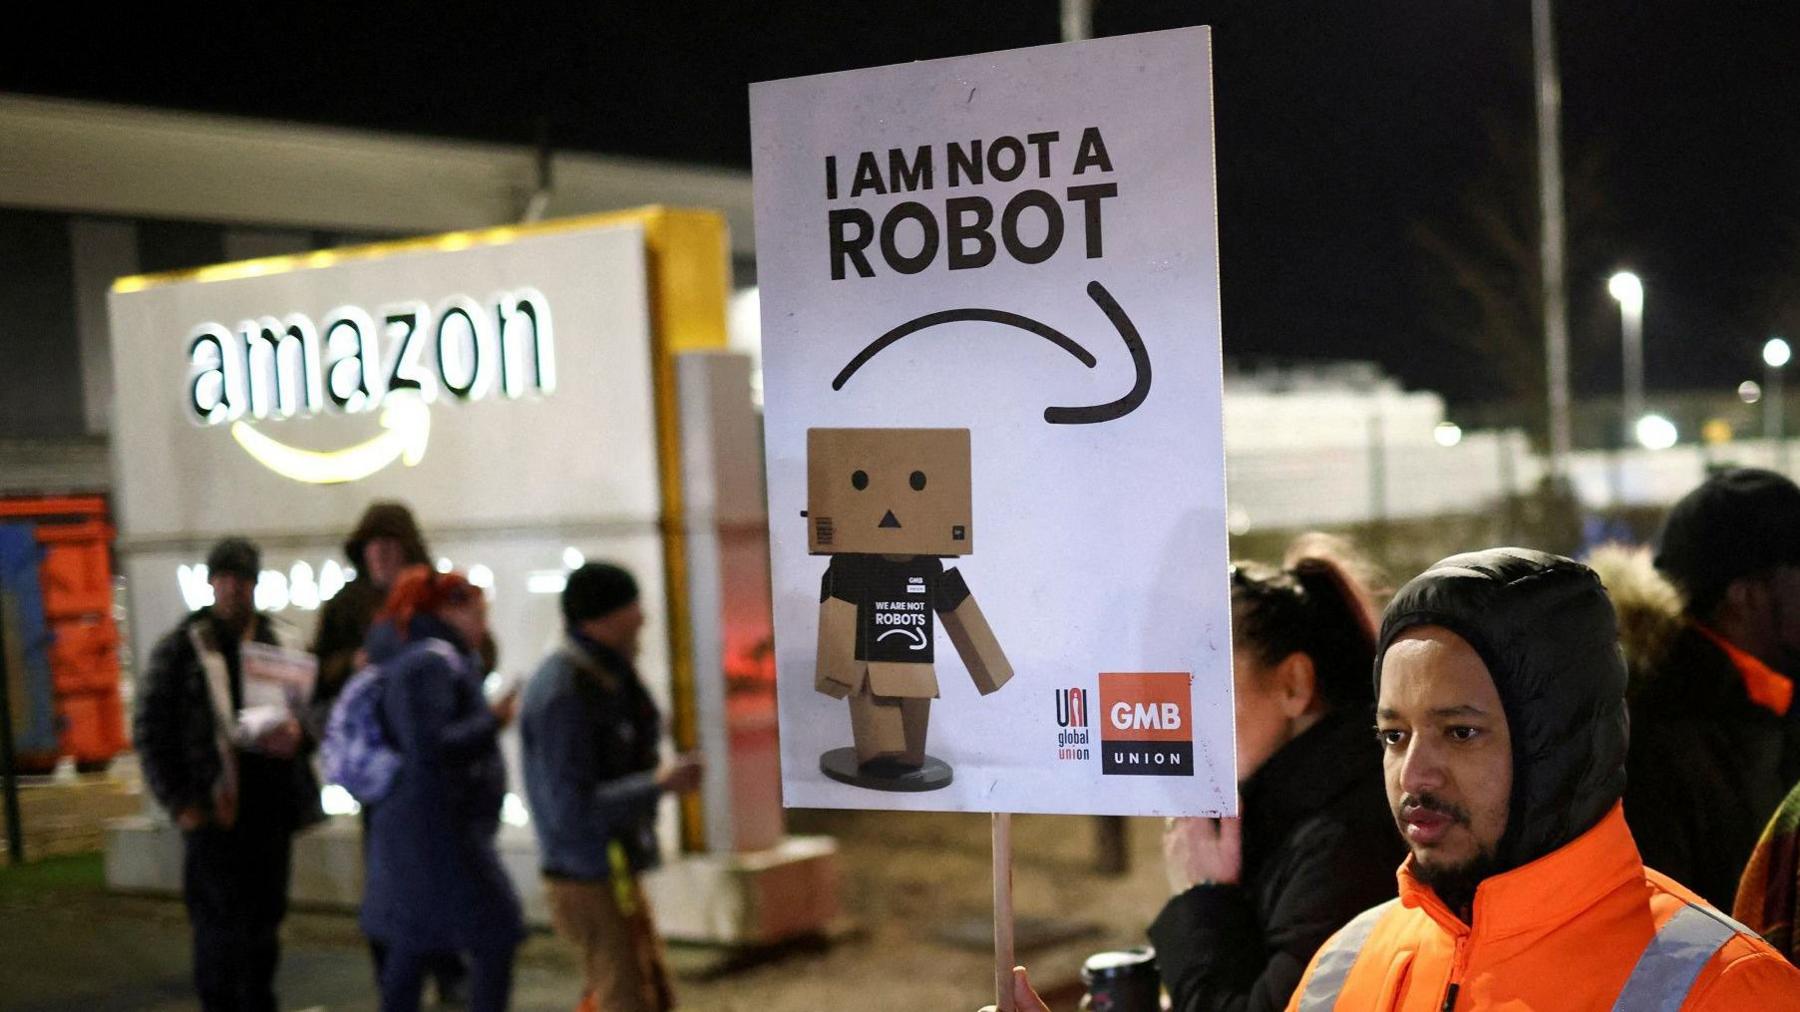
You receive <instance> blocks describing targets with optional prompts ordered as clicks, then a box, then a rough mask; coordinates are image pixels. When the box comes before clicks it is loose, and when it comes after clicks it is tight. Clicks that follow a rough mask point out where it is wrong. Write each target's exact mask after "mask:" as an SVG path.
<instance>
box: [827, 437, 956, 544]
mask: <svg viewBox="0 0 1800 1012" xmlns="http://www.w3.org/2000/svg"><path fill="white" fill-rule="evenodd" d="M969 484H970V481H969V430H968V429H807V430H806V518H807V522H806V530H807V535H806V549H807V551H808V552H810V553H811V554H813V555H837V554H840V553H850V552H858V553H866V554H870V555H967V554H969V553H970V552H972V551H974V549H975V527H974V524H973V522H972V521H973V516H972V514H973V509H972V507H971V502H970V498H971V497H970V491H969Z"/></svg>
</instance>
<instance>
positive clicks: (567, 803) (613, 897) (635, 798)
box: [519, 563, 701, 1012]
mask: <svg viewBox="0 0 1800 1012" xmlns="http://www.w3.org/2000/svg"><path fill="white" fill-rule="evenodd" d="M562 611H563V620H564V624H565V628H566V631H567V634H568V635H567V638H566V639H565V640H564V642H563V643H562V645H561V646H559V647H557V648H556V650H555V651H554V652H553V653H551V655H550V656H549V657H547V658H545V660H544V662H543V664H542V665H540V666H539V667H538V670H537V672H536V673H535V674H533V675H532V677H531V683H530V684H529V685H528V686H527V687H526V690H525V703H524V709H523V712H522V713H521V716H520V718H519V733H520V739H521V744H522V745H523V747H524V753H525V790H526V794H527V795H528V796H529V797H530V800H531V822H532V826H533V827H534V828H535V829H536V830H537V837H538V853H539V857H540V859H541V860H542V862H543V873H544V895H545V898H546V899H548V900H549V903H550V914H551V919H552V921H553V923H554V924H555V927H556V931H557V933H558V934H560V935H562V936H563V937H564V938H566V939H568V940H569V941H570V942H571V943H573V944H574V945H575V947H576V948H577V950H578V951H579V956H580V959H581V963H582V968H583V971H584V974H585V977H586V991H585V993H584V994H583V996H582V1001H581V1005H580V1006H579V1007H580V1008H582V1009H599V1010H603V1012H662V1010H664V1009H669V1008H673V1007H674V999H673V995H672V993H671V990H670V988H669V982H668V974H667V972H666V971H665V969H664V967H663V960H662V950H661V946H660V944H659V942H658V940H657V937H656V929H655V927H654V925H653V924H652V922H651V919H650V909H649V906H648V905H647V904H646V902H645V899H644V894H643V890H642V889H640V888H639V886H638V879H637V876H638V875H639V873H641V872H643V871H645V870H646V869H648V868H651V867H653V866H654V865H655V864H656V863H657V861H658V857H659V853H658V848H657V841H656V805H657V799H658V798H660V797H661V796H662V795H663V793H665V792H685V791H691V790H694V789H695V788H696V787H698V786H699V784H700V775H701V766H700V762H699V759H698V758H697V757H695V756H691V755H685V756H679V757H677V758H675V759H673V760H670V761H667V762H664V761H662V760H661V757H660V749H659V739H660V738H661V736H662V717H661V715H660V714H659V713H658V711H657V708H656V703H655V702H654V701H653V700H652V699H651V697H650V693H649V692H648V691H646V690H645V688H644V684H643V682H642V681H640V680H639V678H638V675H637V670H636V668H635V667H633V665H632V661H633V659H634V658H635V657H636V656H637V649H638V634H639V632H640V631H641V630H642V629H643V626H644V612H643V609H642V608H641V607H640V606H639V605H638V590H637V582H636V581H635V580H633V579H632V577H631V574H630V573H628V572H626V571H625V570H623V569H620V568H619V567H617V566H613V565H608V564H605V563H589V564H587V565H585V566H582V567H581V568H579V569H577V570H575V571H574V572H572V573H570V574H569V580H568V584H567V586H566V587H565V588H564V590H563V594H562Z"/></svg>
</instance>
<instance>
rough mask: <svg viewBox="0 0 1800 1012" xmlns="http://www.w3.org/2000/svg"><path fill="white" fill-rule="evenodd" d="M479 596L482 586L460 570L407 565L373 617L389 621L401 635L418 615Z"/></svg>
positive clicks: (436, 612)
mask: <svg viewBox="0 0 1800 1012" xmlns="http://www.w3.org/2000/svg"><path fill="white" fill-rule="evenodd" d="M480 598H481V588H480V587H477V586H475V585H474V584H472V583H470V582H469V578H468V577H466V576H464V575H463V574H461V573H458V572H455V571H452V572H448V573H440V572H437V571H436V570H434V569H432V568H431V567H430V566H408V567H406V568H405V569H403V570H401V571H400V575H399V576H398V577H397V578H395V580H394V586H393V589H392V590H389V591H388V596H387V603H385V604H383V605H382V606H381V611H380V613H379V614H377V615H376V616H375V618H376V620H377V621H388V622H392V623H393V624H394V628H395V629H397V630H399V631H400V633H401V635H402V636H404V635H406V631H407V629H408V627H410V626H411V625H412V620H413V619H415V618H417V617H419V616H420V615H437V614H439V613H440V612H442V611H443V610H444V609H446V608H454V607H456V606H458V605H464V604H468V603H469V602H470V601H475V600H479V599H480Z"/></svg>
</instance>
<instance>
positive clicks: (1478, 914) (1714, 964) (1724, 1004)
mask: <svg viewBox="0 0 1800 1012" xmlns="http://www.w3.org/2000/svg"><path fill="white" fill-rule="evenodd" d="M1474 920H1475V923H1474V924H1473V925H1472V926H1471V925H1468V924H1464V923H1463V922H1462V920H1461V919H1460V918H1458V917H1457V916H1456V915H1455V914H1453V913H1452V912H1451V911H1450V910H1449V909H1448V908H1447V907H1445V906H1444V904H1443V903H1442V901H1440V900H1439V899H1438V898H1437V895H1436V894H1435V893H1433V892H1432V891H1431V890H1430V889H1429V888H1427V887H1426V886H1424V885H1423V884H1421V883H1420V882H1419V881H1418V879H1417V878H1415V877H1414V875H1413V871H1412V859H1411V858H1408V859H1407V861H1406V863H1405V864H1404V865H1402V866H1401V868H1400V897H1399V899H1397V900H1392V901H1389V902H1388V903H1386V904H1383V905H1382V906H1379V907H1376V908H1374V909H1373V910H1369V911H1367V912H1365V913H1363V914H1362V915H1360V916H1359V917H1357V918H1356V919H1355V920H1353V921H1351V922H1350V923H1349V924H1348V925H1346V926H1345V927H1344V929H1343V930H1341V931H1339V932H1338V933H1337V934H1336V935H1334V936H1332V938H1331V940H1330V941H1328V942H1326V943H1325V946H1324V948H1322V949H1320V950H1319V953H1318V955H1316V956H1314V957H1313V961H1312V964H1311V965H1310V966H1308V967H1307V971H1306V976H1305V977H1304V978H1302V980H1301V982H1300V987H1299V989H1298V990H1297V991H1296V992H1295V993H1294V996H1293V998H1292V999H1291V1000H1290V1001H1289V1003H1288V1008H1289V1009H1290V1010H1302V1012H1316V1010H1327V1009H1342V1010H1346V1012H1348V1010H1352V1009H1354V1010H1357V1012H1367V1010H1382V1012H1386V1010H1396V1012H1399V1010H1404V1012H1415V1010H1416V1012H1441V1010H1445V1009H1459V1010H1473V1009H1498V1008H1506V1009H1595V1010H1603V1009H1621V1010H1626V1009H1628V1010H1631V1012H1637V1010H1640V1009H1655V1010H1667V1012H1678V1010H1688V1012H1694V1010H1701V1009H1708V1010H1726V1009H1733V1010H1735V1009H1759V1010H1771V1012H1772V1010H1776V1009H1800V970H1796V969H1794V967H1793V966H1791V965H1789V964H1788V962H1787V961H1786V960H1784V959H1783V958H1782V957H1781V956H1780V955H1779V954H1777V953H1776V952H1775V950H1773V949H1771V948H1770V947H1769V946H1768V945H1766V944H1764V943H1763V941H1762V940H1761V939H1759V938H1757V937H1756V936H1755V935H1754V934H1752V933H1750V932H1749V931H1748V930H1747V929H1745V928H1743V926H1742V925H1739V924H1737V922H1735V921H1732V920H1731V919H1730V918H1728V917H1726V916H1725V915H1723V914H1721V913H1719V912H1717V911H1716V910H1713V909H1712V908H1711V907H1708V906H1706V905H1705V903H1704V901H1702V900H1701V899H1700V898H1699V897H1698V896H1696V895H1695V894H1694V893H1693V892H1691V891H1689V890H1688V889H1687V888H1685V887H1683V886H1682V885H1680V884H1679V883H1677V882H1675V881H1673V880H1672V879H1670V878H1668V877H1667V876H1665V875H1663V874H1661V873H1660V872H1656V871H1652V870H1650V869H1647V868H1645V867H1644V866H1643V861H1642V859H1641V858H1639V856H1638V851H1637V845H1636V844H1635V843H1634V842H1633V841H1632V839H1631V831H1630V830H1629V829H1627V828H1626V825H1625V817H1624V814H1623V808H1622V806H1614V808H1613V809H1612V811H1611V812H1610V813H1609V814H1608V815H1607V816H1606V817H1605V818H1603V819H1602V820H1601V821H1600V822H1599V824H1597V825H1595V826H1594V827H1593V828H1592V829H1590V830H1588V831H1587V832H1586V833H1583V834H1582V835H1581V836H1579V837H1577V838H1576V839H1575V840H1574V841H1572V842H1571V843H1569V844H1568V845H1566V846H1564V847H1561V848H1559V849H1557V850H1555V851H1553V852H1551V853H1550V854H1548V855H1546V856H1545V857H1542V858H1539V859H1538V860H1536V861H1533V862H1531V863H1529V864H1527V865H1524V866H1523V867H1520V868H1516V869H1514V870H1512V871H1510V872H1507V873H1505V874H1502V875H1496V876H1493V877H1492V878H1489V879H1487V880H1486V881H1484V882H1483V883H1482V884H1481V886H1480V888H1479V889H1478V890H1477V891H1476V894H1475V907H1474ZM1453 988H1454V990H1453Z"/></svg>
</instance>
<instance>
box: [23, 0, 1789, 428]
mask: <svg viewBox="0 0 1800 1012" xmlns="http://www.w3.org/2000/svg"><path fill="white" fill-rule="evenodd" d="M378 7H379V9H377V8H378ZM1558 7H1559V9H1558V12H1557V14H1558V19H1559V20H1558V34H1559V48H1560V53H1559V55H1560V60H1561V63H1562V71H1563V91H1564V145H1565V150H1564V155H1565V165H1566V169H1565V171H1566V172H1567V173H1568V174H1569V184H1568V191H1569V198H1568V199H1569V205H1570V223H1569V227H1570V266H1571V273H1570V278H1569V284H1570V295H1569V302H1570V318H1571V326H1572V328H1573V340H1574V345H1575V347H1574V361H1575V367H1576V369H1575V382H1576V389H1577V392H1578V393H1596V394H1610V393H1613V392H1615V391H1616V390H1617V389H1618V375H1619V372H1618V350H1617V342H1618V317H1617V311H1616V308H1615V307H1614V305H1613V303H1612V302H1611V300H1610V299H1608V298H1607V296H1606V294H1605V285H1604V279H1605V277H1606V275H1607V274H1609V273H1610V272H1611V271H1612V270H1613V269H1615V268H1616V267H1618V266H1627V265H1628V266H1631V267H1633V268H1635V269H1636V270H1638V271H1639V273H1641V274H1642V275H1643V276H1644V279H1645V287H1646V290H1647V293H1648V294H1647V300H1646V301H1647V308H1646V321H1645V343H1646V358H1647V363H1648V370H1649V377H1648V379H1649V386H1650V388H1651V389H1652V391H1655V390H1658V389H1673V388H1688V387H1696V386H1706V387H1714V388H1718V389H1729V388H1731V387H1733V386H1735V385H1736V384H1737V382H1738V381H1739V380H1741V379H1744V378H1747V377H1750V376H1753V375H1755V374H1756V373H1757V372H1758V371H1759V369H1760V365H1759V360H1758V358H1757V353H1758V349H1759V348H1760V346H1761V343H1762V341H1763V340H1764V339H1765V338H1766V337H1767V336H1768V335H1769V334H1770V333H1772V332H1776V331H1782V332H1785V333H1788V334H1789V336H1790V337H1794V336H1800V51H1797V47H1796V43H1800V9H1797V8H1800V5H1796V4H1792V3H1785V2H1783V3H1763V4H1754V3H1731V2H1710V3H1702V2H1692V3H1672V2H1633V3H1629V4H1626V3H1618V4H1600V3H1575V2H1571V0H1562V2H1560V3H1559V5H1558ZM1529 9H1530V8H1529V3H1528V0H1375V2H1365V3H1354V4H1352V3H1336V2H1326V0H1319V2H1312V3H1282V2H1273V0H1261V2H1257V0H1238V2H1223V3H1177V2H1172V0H1149V2H1142V3H1125V2H1121V0H1096V3H1095V26H1096V31H1097V33H1098V34H1101V35H1112V34H1122V33H1126V32H1133V31H1144V30H1151V29H1157V28H1170V27H1177V26H1181V25H1194V24H1210V25H1212V26H1213V27H1214V47H1215V50H1214V52H1215V55H1214V59H1215V74H1216V93H1217V94H1216V99H1217V101H1216V112H1217V129H1218V139H1217V145H1218V170H1219V195H1220V200H1219V203H1220V229H1221V243H1222V264H1223V286H1224V318H1225V347H1226V352H1227V354H1230V355H1234V356H1237V357H1240V358H1264V357H1269V358H1369V359H1376V360H1379V361H1381V362H1383V363H1384V364H1385V365H1386V366H1387V367H1388V369H1389V370H1390V371H1392V372H1394V373H1395V374H1397V375H1398V376H1400V377H1401V378H1402V379H1403V380H1404V381H1405V382H1406V384H1407V385H1408V386H1410V387H1429V388H1433V389H1438V390H1441V391H1443V392H1444V393H1446V394H1447V395H1449V396H1450V397H1451V398H1452V399H1453V400H1454V401H1456V402H1458V403H1464V404H1467V403H1471V402H1484V401H1493V400H1501V399H1506V398H1509V397H1516V396H1520V395H1524V396H1526V397H1533V398H1534V397H1536V396H1537V391H1536V390H1535V389H1534V388H1533V386H1532V384H1534V383H1537V382H1539V380H1538V379H1537V368H1538V367H1537V364H1536V363H1537V359H1536V357H1535V356H1536V354H1537V345H1538V344H1539V343H1540V342H1541V338H1540V337H1539V336H1538V335H1539V334H1540V333H1541V331H1539V330H1538V325H1537V324H1536V322H1535V319H1533V318H1530V316H1529V306H1530V305H1531V299H1532V298H1533V296H1532V292H1534V291H1535V289H1534V287H1533V286H1534V285H1535V278H1534V276H1533V275H1532V274H1531V271H1532V270H1533V269H1534V268H1533V267H1532V263H1533V260H1532V257H1531V256H1527V255H1521V253H1520V251H1526V252H1527V253H1534V251H1535V249H1536V238H1535V233H1534V231H1533V229H1535V208H1536V192H1535V189H1534V187H1535V174H1534V173H1535V162H1534V161H1533V158H1534V154H1533V148H1532V142H1533V133H1532V131H1533V120H1532V115H1533V106H1532V101H1533V99H1532V89H1531V37H1530V15H1529ZM476 11H477V7H476V5H472V4H471V5H457V6H455V7H452V6H451V5H443V4H434V5H417V6H410V5H408V6H400V5H374V4H358V5H350V4H331V5H324V4H309V5H292V6H287V7H279V8H277V7H272V6H269V5H257V7H256V8H255V10H254V11H253V12H246V11H232V12H223V13H220V14H217V15H211V16H209V17H208V18H207V19H206V20H205V21H200V20H198V19H193V18H191V17H190V18H189V19H188V20H185V21H171V20H170V19H169V18H170V16H169V15H167V14H159V15H158V17H157V18H156V19H155V21H154V22H153V23H146V24H143V25H129V24H124V23H118V22H114V23H111V24H108V25H105V26H103V27H95V26H90V25H85V24H84V25H74V24H71V25H67V26H64V27H63V28H62V29H61V30H57V29H55V28H51V27H44V28H41V29H40V30H39V31H37V32H35V33H27V32H22V31H15V32H9V33H7V34H8V36H9V37H8V38H7V39H6V40H5V41H3V42H0V90H8V91H23V92H34V93H42V94H52V95H64V96H70V97H84V98H94V99H104V100H109V101H116V102H128V103H139V104H145V105H154V106H163V107H170V108H181V109H197V110H206V111H212V112H221V113H231V114H242V115H250V116H258V117H268V118H277V119H291V120H301V121H309V122H319V123H333V124H342V125H349V126H358V127H368V128H374V129H380V130H388V131H400V132H407V133H420V134H436V135H448V136H459V137H469V138H480V139H487V140H496V141H508V142H521V143H533V142H535V141H536V139H537V138H538V137H539V136H540V132H547V135H548V137H549V139H550V141H551V142H552V143H553V144H554V145H556V146H558V147H562V148H571V149H582V150H590V151H599V152H612V153H621V154H633V155H643V156H652V157H659V158H672V159H684V160H694V161H702V162H709V163H714V164H720V165H731V166H739V167H747V166H748V163H749V122H748V101H747V97H746V94H745V86H746V85H747V84H748V83H749V82H751V81H756V80H764V79H772V78H780V77H790V76H795V75H799V74H810V73H818V72H824V71H833V70H846V69H852V68H856V67H864V66H873V65H879V64H885V63H895V62H902V61H907V60H915V59H928V58H933V57H942V56H954V55H962V54H966V53H975V52H982V51H986V50H992V49H1004V48H1011V47H1016V46H1026V45H1036V44H1041V43H1048V42H1054V41H1057V37H1058V22H1057V4H1056V3H1055V0H1034V2H1029V3H1027V2H1018V0H983V2H961V3H911V4H909V3H889V4H880V5H877V4H869V3H856V2H838V3H815V2H799V0H794V2H788V3H780V4H737V5H727V4H680V3H639V2H635V0H633V2H627V3H607V4H585V5H580V6H574V5H570V6H567V7H551V6H542V5H538V6H534V5H528V4H518V5H508V6H506V7H504V8H496V9H493V10H491V11H490V12H488V13H479V12H476ZM184 17H188V16H184ZM152 28H154V29H156V32H155V35H156V37H158V38H159V39H160V40H166V41H154V42H152V41H149V40H150V38H151V37H152V36H151V29H152ZM0 143H4V140H3V139H0ZM1458 279H1462V282H1463V284H1461V285H1459V283H1458ZM1477 294H1479V296H1480V298H1477V297H1476V295H1477ZM1483 300H1486V301H1485V302H1484V301H1483ZM1478 304H1485V305H1489V306H1490V307H1492V308H1490V309H1488V310H1486V311H1482V310H1479V309H1477V308H1476V307H1477V305H1478ZM1484 335H1485V336H1484ZM1527 403H1530V402H1529V401H1528V402H1527Z"/></svg>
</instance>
